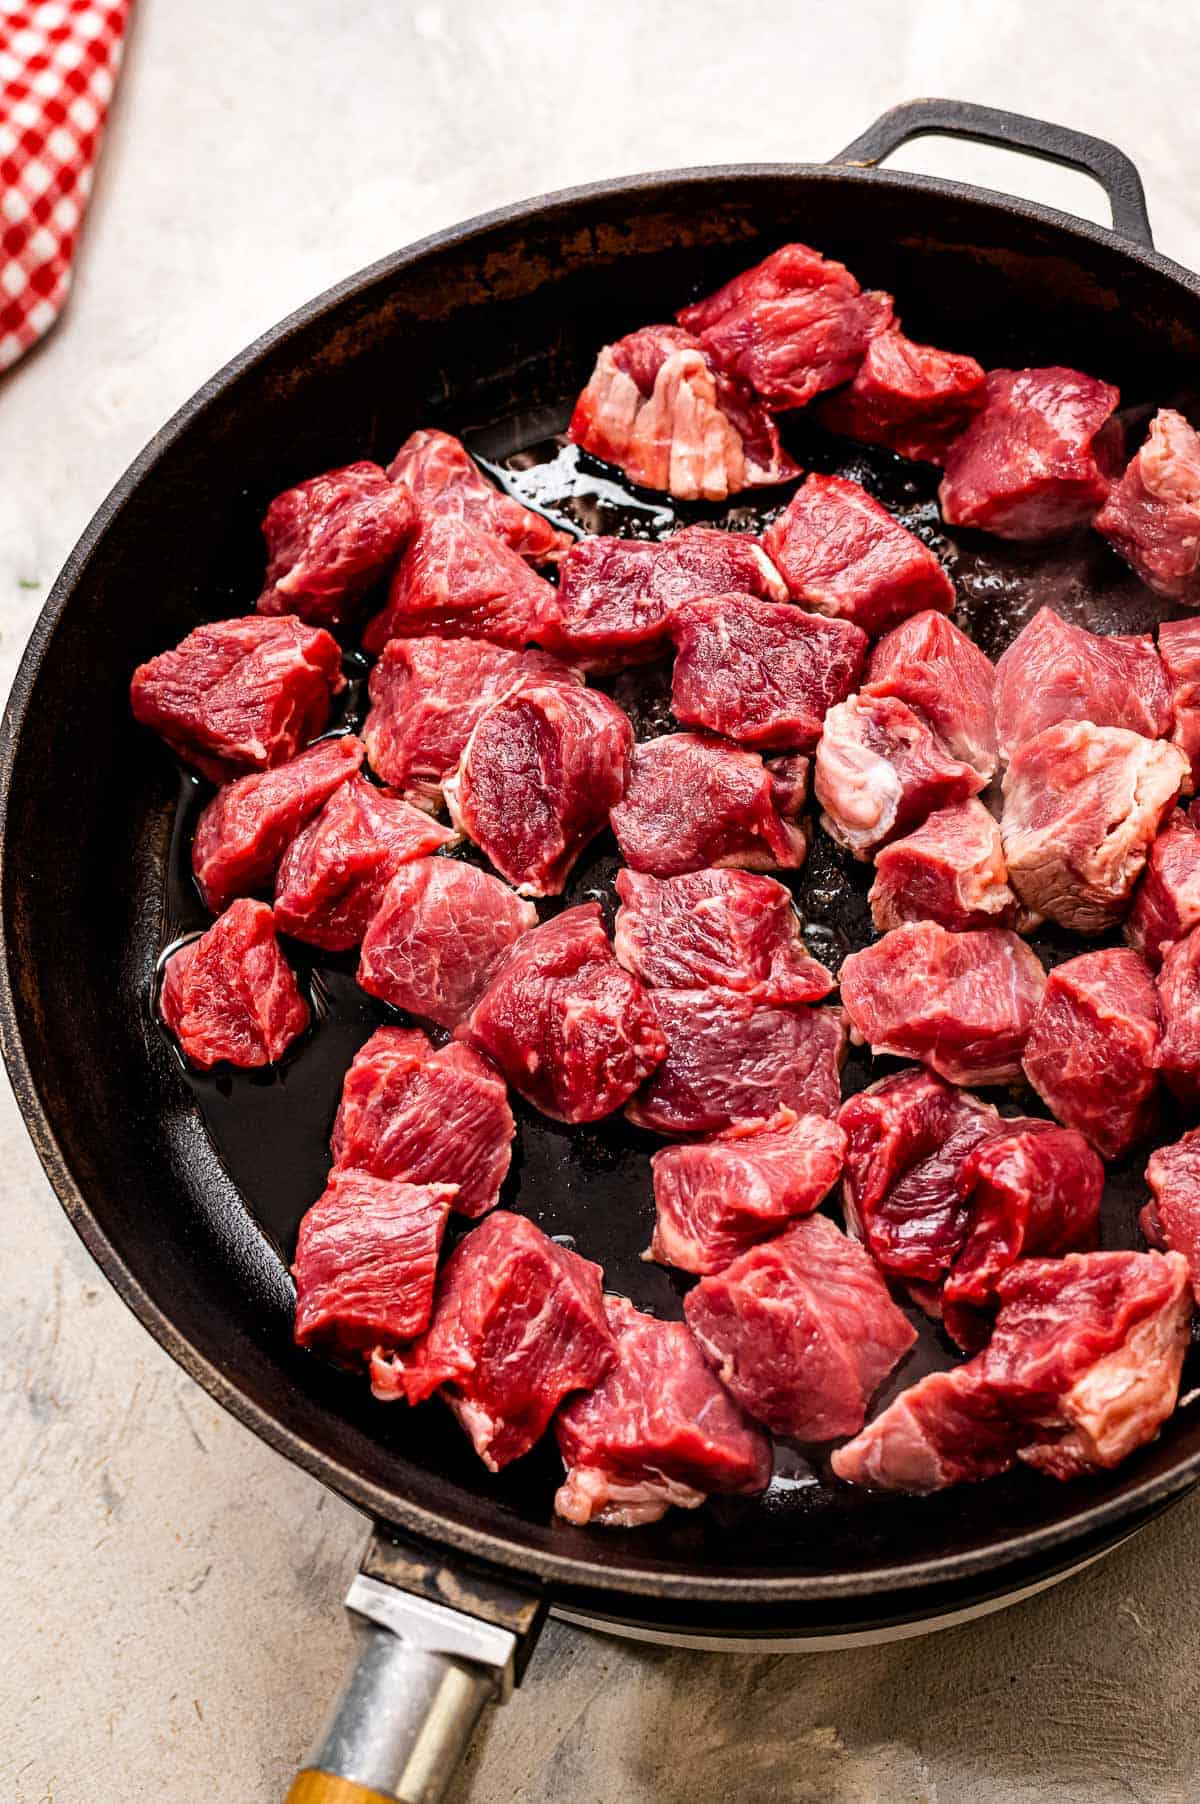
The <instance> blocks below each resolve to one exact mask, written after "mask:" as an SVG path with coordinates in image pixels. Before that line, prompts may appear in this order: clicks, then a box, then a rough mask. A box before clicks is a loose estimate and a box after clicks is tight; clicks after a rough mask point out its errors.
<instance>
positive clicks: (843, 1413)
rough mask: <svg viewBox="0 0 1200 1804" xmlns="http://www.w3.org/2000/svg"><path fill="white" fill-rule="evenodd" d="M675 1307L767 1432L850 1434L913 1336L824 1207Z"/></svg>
mask: <svg viewBox="0 0 1200 1804" xmlns="http://www.w3.org/2000/svg"><path fill="white" fill-rule="evenodd" d="M683 1312H684V1315H685V1316H686V1317H687V1323H688V1326H689V1328H690V1329H691V1330H692V1333H693V1334H694V1335H695V1336H696V1339H697V1340H698V1341H699V1343H700V1345H701V1347H702V1348H703V1350H704V1354H705V1357H706V1358H707V1359H708V1360H709V1362H710V1364H711V1365H712V1367H713V1369H714V1370H715V1371H716V1373H717V1376H718V1377H719V1378H720V1379H721V1382H722V1383H723V1384H724V1385H725V1386H726V1388H727V1389H728V1390H729V1391H731V1392H732V1394H733V1396H734V1397H735V1398H736V1399H737V1401H738V1402H739V1403H740V1404H741V1406H742V1408H743V1409H744V1410H745V1411H746V1412H747V1414H748V1415H751V1416H753V1417H754V1418H755V1419H756V1420H757V1421H759V1422H762V1423H764V1424H765V1425H766V1426H767V1427H768V1428H769V1429H771V1430H772V1432H773V1433H775V1434H785V1435H790V1436H792V1437H793V1438H794V1439H795V1440H798V1441H832V1440H835V1439H837V1438H838V1437H839V1436H840V1435H845V1434H856V1433H857V1432H858V1430H859V1429H860V1428H861V1427H862V1425H863V1422H864V1420H865V1418H866V1413H867V1406H868V1404H869V1403H870V1401H871V1398H872V1397H873V1395H874V1394H875V1392H876V1391H877V1390H878V1388H879V1386H880V1385H881V1384H882V1383H883V1380H884V1379H885V1378H886V1377H887V1375H888V1373H889V1372H890V1371H891V1370H892V1368H893V1367H894V1366H895V1365H897V1364H898V1363H899V1361H900V1360H901V1359H903V1358H904V1355H905V1354H906V1353H907V1352H908V1351H909V1349H910V1348H911V1346H912V1344H913V1342H914V1341H915V1340H916V1338H917V1336H916V1331H915V1329H914V1328H913V1326H912V1324H911V1322H910V1321H909V1320H908V1318H907V1317H906V1316H905V1315H903V1314H902V1313H901V1311H900V1310H899V1309H898V1308H897V1307H896V1305H895V1303H893V1301H892V1299H891V1297H890V1296H889V1294H888V1288H887V1285H886V1284H885V1283H884V1281H883V1278H882V1276H881V1275H880V1272H879V1268H878V1267H877V1266H876V1264H875V1262H874V1261H873V1260H872V1258H871V1256H870V1254H869V1253H867V1252H866V1250H865V1249H864V1248H863V1247H861V1246H860V1245H859V1244H858V1242H857V1241H856V1240H850V1239H849V1238H848V1237H847V1236H846V1235H845V1234H843V1233H842V1231H841V1229H840V1228H837V1227H835V1226H834V1224H833V1223H832V1222H831V1221H830V1220H829V1219H828V1218H827V1217H826V1216H824V1215H811V1216H809V1217H808V1219H807V1220H805V1221H798V1222H794V1223H793V1224H792V1226H791V1227H789V1228H785V1229H784V1231H783V1233H782V1234H777V1235H776V1236H775V1238H774V1239H773V1240H768V1241H766V1242H764V1243H763V1244H762V1245H761V1246H756V1247H751V1248H750V1249H749V1251H748V1252H745V1253H743V1254H741V1256H740V1257H739V1258H737V1259H735V1260H734V1261H733V1263H732V1265H727V1266H726V1267H725V1269H724V1271H722V1272H717V1273H714V1274H713V1275H712V1276H711V1277H707V1278H701V1280H700V1282H699V1284H698V1285H697V1286H696V1288H695V1290H692V1291H689V1292H688V1294H687V1297H686V1298H685V1299H684V1305H683Z"/></svg>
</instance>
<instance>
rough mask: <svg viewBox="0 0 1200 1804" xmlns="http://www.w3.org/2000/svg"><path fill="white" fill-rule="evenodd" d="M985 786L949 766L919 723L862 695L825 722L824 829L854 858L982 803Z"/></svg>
mask: <svg viewBox="0 0 1200 1804" xmlns="http://www.w3.org/2000/svg"><path fill="white" fill-rule="evenodd" d="M984 786H985V779H984V778H983V777H981V776H980V774H979V772H978V771H977V770H976V769H975V768H974V766H973V765H970V764H964V763H963V762H962V761H961V760H960V759H958V758H952V757H951V756H950V754H949V752H948V751H947V750H946V748H945V746H943V745H942V743H941V741H940V740H939V738H938V736H937V734H936V733H935V732H934V731H933V728H932V727H931V726H930V725H929V722H928V721H927V720H925V719H924V718H923V716H922V715H920V714H917V713H916V712H915V711H914V710H913V709H912V708H910V707H909V705H908V703H907V702H902V701H900V700H898V699H897V697H895V696H892V695H870V694H868V693H867V692H866V691H863V692H862V693H861V694H859V695H852V696H851V697H850V699H849V701H845V702H839V703H838V705H837V707H835V708H831V709H830V710H829V713H828V714H827V715H826V716H825V730H824V732H823V733H822V735H821V742H820V744H819V745H818V747H817V756H816V760H815V762H814V766H813V789H814V791H815V792H816V797H817V800H818V802H820V804H821V807H822V810H823V813H822V815H821V824H822V826H823V827H824V828H825V830H826V832H827V833H829V834H831V835H832V837H833V838H834V839H836V840H837V841H838V843H839V845H843V846H846V847H848V848H849V850H850V851H852V852H853V853H854V854H855V856H856V857H857V858H869V857H870V856H871V854H872V852H874V851H876V850H877V849H878V848H879V847H880V846H884V845H886V844H887V843H888V841H889V840H893V839H898V838H899V837H900V836H901V835H902V834H905V833H909V832H911V830H912V829H913V828H914V827H919V826H920V824H921V822H922V821H924V820H925V819H926V818H927V817H928V816H929V815H930V814H932V813H933V812H934V811H935V810H937V809H941V808H950V807H953V805H954V804H955V803H956V802H963V801H966V799H967V798H968V797H969V796H973V795H977V794H978V793H979V791H980V790H981V789H983V788H984Z"/></svg>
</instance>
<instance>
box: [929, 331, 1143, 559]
mask: <svg viewBox="0 0 1200 1804" xmlns="http://www.w3.org/2000/svg"><path fill="white" fill-rule="evenodd" d="M1120 399H1121V396H1120V393H1119V392H1118V390H1117V389H1115V388H1111V387H1110V386H1109V384H1108V383H1107V382H1098V381H1097V380H1096V378H1095V377H1094V376H1085V375H1083V374H1082V373H1081V372H1080V371H1079V370H1070V369H1064V368H1063V367H1061V366H1059V365H1054V366H1051V367H1050V368H1047V369H1026V370H990V371H989V372H988V378H987V401H986V404H985V406H984V409H983V412H982V413H980V414H977V415H976V417H975V418H974V419H973V420H972V421H971V424H970V425H969V426H968V427H967V429H966V431H965V432H964V433H963V434H962V435H961V436H960V437H959V438H957V439H956V440H955V441H954V443H953V444H952V445H951V446H950V447H949V449H948V450H947V452H946V459H945V469H946V474H945V476H944V477H943V479H942V484H941V487H940V488H939V490H938V498H939V500H940V501H941V504H942V518H943V519H944V520H945V522H946V524H947V525H948V526H974V527H978V528H979V530H980V531H982V532H990V533H995V534H996V536H997V537H998V538H1001V539H1049V538H1054V537H1056V536H1057V535H1058V534H1060V533H1065V532H1070V531H1071V529H1072V528H1073V527H1076V526H1085V525H1086V524H1087V522H1088V521H1089V520H1090V519H1091V518H1092V516H1093V514H1095V513H1096V512H1097V510H1098V509H1099V508H1100V507H1101V506H1102V505H1103V503H1104V500H1105V497H1106V496H1107V494H1108V490H1109V485H1110V483H1111V481H1112V479H1113V478H1114V477H1115V476H1116V474H1117V471H1118V470H1119V468H1120V464H1121V455H1122V449H1123V435H1122V431H1121V427H1120V424H1119V422H1118V421H1117V420H1114V419H1113V418H1112V415H1113V412H1114V411H1115V409H1116V407H1117V404H1118V402H1119V401H1120Z"/></svg>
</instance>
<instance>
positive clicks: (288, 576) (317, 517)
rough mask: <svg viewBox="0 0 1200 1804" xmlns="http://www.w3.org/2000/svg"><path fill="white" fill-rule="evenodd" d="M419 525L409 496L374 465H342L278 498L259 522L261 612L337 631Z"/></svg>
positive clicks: (259, 608) (398, 484) (259, 601)
mask: <svg viewBox="0 0 1200 1804" xmlns="http://www.w3.org/2000/svg"><path fill="white" fill-rule="evenodd" d="M416 521H417V510H416V507H415V506H414V504H413V498H412V496H411V495H410V494H409V492H408V490H407V489H406V488H405V487H404V485H403V484H402V483H395V482H389V481H388V479H387V477H386V475H385V474H384V472H383V471H382V470H381V469H380V467H379V465H378V464H372V463H356V464H347V465H346V466H345V468H344V469H340V470H328V471H326V473H325V474H324V475H323V476H311V477H310V478H309V479H308V481H307V482H301V483H299V484H298V485H297V486H296V487H295V488H294V489H285V490H284V492H283V494H282V495H276V497H275V499H274V501H272V503H271V505H270V507H269V508H268V509H267V512H266V515H265V517H264V519H263V523H262V533H263V538H264V539H265V540H266V545H267V560H268V561H267V574H266V581H265V586H264V588H263V592H262V594H261V595H260V596H259V598H258V603H257V606H258V611H259V613H260V614H298V615H299V616H300V618H301V619H302V620H308V621H311V622H312V623H313V624H314V625H316V626H337V625H339V624H341V623H342V622H343V621H345V620H348V619H350V618H351V617H352V616H353V615H354V613H355V612H356V611H357V608H358V604H359V603H360V602H361V601H362V599H363V597H364V595H365V594H366V592H367V590H368V589H369V588H370V587H371V585H372V584H373V583H375V582H378V581H379V579H380V578H381V577H382V576H385V575H386V574H387V572H388V570H390V568H391V566H392V565H393V563H394V562H395V560H396V557H397V555H398V554H399V551H400V548H401V546H402V545H403V544H404V543H405V541H406V540H407V538H408V537H409V535H410V533H411V532H412V530H413V527H414V526H415V525H416Z"/></svg>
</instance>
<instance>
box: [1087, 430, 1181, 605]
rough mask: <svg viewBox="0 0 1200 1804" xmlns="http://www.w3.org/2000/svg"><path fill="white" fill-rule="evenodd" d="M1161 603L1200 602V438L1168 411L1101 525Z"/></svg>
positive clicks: (1117, 487) (1115, 489)
mask: <svg viewBox="0 0 1200 1804" xmlns="http://www.w3.org/2000/svg"><path fill="white" fill-rule="evenodd" d="M1093 524H1094V526H1095V528H1096V531H1097V532H1099V533H1103V535H1104V537H1105V538H1106V539H1107V540H1108V542H1109V544H1110V545H1111V546H1112V548H1113V550H1114V551H1117V552H1119V553H1120V555H1121V556H1122V557H1123V558H1124V559H1125V562H1126V563H1127V564H1128V565H1129V566H1130V568H1131V569H1133V570H1134V571H1135V572H1136V573H1137V575H1138V576H1140V577H1141V579H1142V581H1143V582H1144V583H1146V584H1147V585H1148V586H1149V587H1150V588H1151V589H1153V590H1154V591H1155V593H1156V594H1157V595H1166V596H1167V597H1169V599H1170V600H1172V601H1192V600H1200V437H1198V436H1197V434H1196V433H1195V431H1194V430H1193V429H1192V427H1191V426H1189V424H1188V422H1187V421H1186V420H1185V419H1184V417H1183V415H1182V414H1181V413H1176V412H1175V411H1174V410H1173V409H1172V408H1169V407H1164V408H1160V409H1159V411H1158V413H1156V414H1155V416H1154V418H1153V419H1152V420H1151V422H1150V434H1149V437H1148V438H1147V439H1146V441H1145V443H1144V444H1143V445H1142V446H1141V448H1140V450H1138V451H1137V452H1135V453H1134V456H1133V458H1132V460H1131V461H1130V463H1129V465H1128V466H1127V468H1126V470H1125V474H1124V475H1123V476H1122V477H1121V479H1120V481H1119V482H1115V483H1114V484H1113V486H1112V488H1111V489H1110V491H1109V495H1108V499H1107V501H1106V502H1105V504H1104V506H1103V507H1102V508H1101V510H1100V512H1099V513H1098V514H1097V515H1096V518H1095V521H1094V522H1093Z"/></svg>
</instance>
